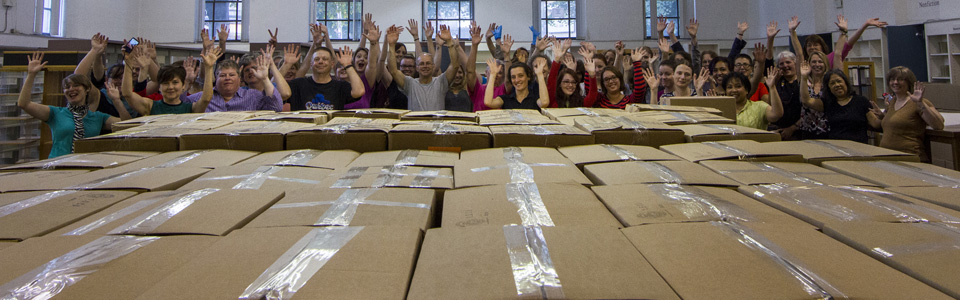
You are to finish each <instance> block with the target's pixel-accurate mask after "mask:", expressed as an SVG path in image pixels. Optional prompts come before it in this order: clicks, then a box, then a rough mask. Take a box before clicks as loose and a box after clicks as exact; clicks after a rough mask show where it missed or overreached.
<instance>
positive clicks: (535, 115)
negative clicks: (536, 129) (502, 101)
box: [477, 109, 560, 126]
mask: <svg viewBox="0 0 960 300" xmlns="http://www.w3.org/2000/svg"><path fill="white" fill-rule="evenodd" d="M477 116H478V118H479V121H478V122H477V123H478V124H479V125H481V126H491V125H521V124H522V125H547V124H560V123H559V122H557V121H555V120H551V119H550V118H549V117H547V116H544V115H542V114H540V112H538V111H536V110H532V109H491V110H482V111H478V112H477Z"/></svg>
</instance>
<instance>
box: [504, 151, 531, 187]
mask: <svg viewBox="0 0 960 300" xmlns="http://www.w3.org/2000/svg"><path fill="white" fill-rule="evenodd" d="M503 159H504V160H505V161H506V162H507V164H506V167H507V172H508V174H509V175H510V183H523V182H534V180H533V179H534V172H533V167H532V166H530V165H529V164H527V163H526V162H524V160H523V150H521V149H520V147H507V148H503Z"/></svg>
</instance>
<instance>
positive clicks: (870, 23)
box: [864, 18, 887, 28]
mask: <svg viewBox="0 0 960 300" xmlns="http://www.w3.org/2000/svg"><path fill="white" fill-rule="evenodd" d="M864 24H867V26H873V27H880V28H883V27H887V22H883V21H880V18H872V19H869V20H867V22H866V23H864Z"/></svg>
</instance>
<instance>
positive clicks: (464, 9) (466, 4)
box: [460, 1, 473, 28]
mask: <svg viewBox="0 0 960 300" xmlns="http://www.w3.org/2000/svg"><path fill="white" fill-rule="evenodd" d="M460 19H464V20H470V19H473V17H472V16H470V1H460ZM469 26H470V25H469V24H468V25H467V28H470V27H469Z"/></svg>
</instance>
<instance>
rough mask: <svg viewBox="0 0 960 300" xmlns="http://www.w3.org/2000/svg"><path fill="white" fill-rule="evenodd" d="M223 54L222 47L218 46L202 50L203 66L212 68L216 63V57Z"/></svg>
mask: <svg viewBox="0 0 960 300" xmlns="http://www.w3.org/2000/svg"><path fill="white" fill-rule="evenodd" d="M221 55H223V49H220V47H214V48H211V49H210V50H207V51H204V53H203V67H205V68H207V69H208V70H209V69H213V66H215V65H216V64H217V59H218V58H220V56H221Z"/></svg>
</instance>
